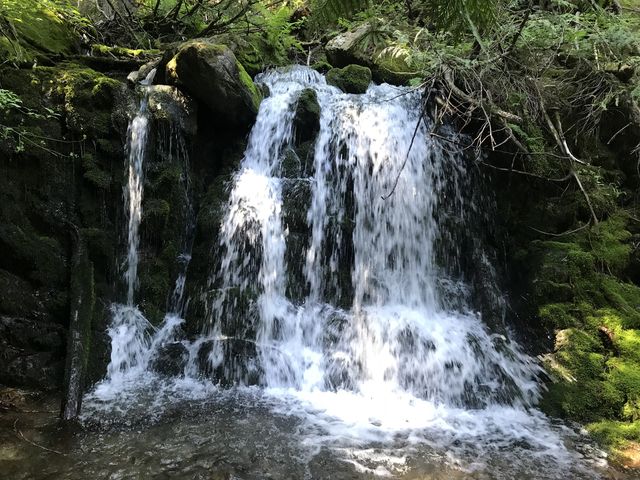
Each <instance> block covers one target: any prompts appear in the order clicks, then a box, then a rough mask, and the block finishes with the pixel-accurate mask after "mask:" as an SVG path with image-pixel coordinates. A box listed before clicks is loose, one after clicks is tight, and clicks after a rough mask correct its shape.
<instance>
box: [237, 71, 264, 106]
mask: <svg viewBox="0 0 640 480" xmlns="http://www.w3.org/2000/svg"><path fill="white" fill-rule="evenodd" d="M236 65H237V67H238V73H239V78H240V81H241V82H242V84H243V85H244V86H245V87H246V88H247V90H248V91H249V93H250V94H251V101H252V102H253V105H254V107H255V109H256V111H257V110H258V108H260V102H261V101H262V94H261V93H260V91H259V90H258V88H257V87H256V84H255V83H253V80H252V79H251V77H250V76H249V74H248V73H247V71H246V70H245V68H244V67H243V66H242V64H241V63H240V62H238V61H236Z"/></svg>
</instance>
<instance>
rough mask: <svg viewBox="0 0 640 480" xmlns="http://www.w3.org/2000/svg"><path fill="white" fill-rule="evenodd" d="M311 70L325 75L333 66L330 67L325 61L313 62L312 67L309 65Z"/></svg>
mask: <svg viewBox="0 0 640 480" xmlns="http://www.w3.org/2000/svg"><path fill="white" fill-rule="evenodd" d="M311 68H313V69H314V70H315V71H317V72H320V73H327V72H328V71H329V70H331V69H332V68H333V65H331V64H330V63H329V62H327V61H324V60H321V61H319V62H315V63H314V64H313V65H311Z"/></svg>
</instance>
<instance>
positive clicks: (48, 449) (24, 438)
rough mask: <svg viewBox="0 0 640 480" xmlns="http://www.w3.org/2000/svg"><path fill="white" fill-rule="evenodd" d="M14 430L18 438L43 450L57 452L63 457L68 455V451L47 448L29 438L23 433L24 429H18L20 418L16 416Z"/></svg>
mask: <svg viewBox="0 0 640 480" xmlns="http://www.w3.org/2000/svg"><path fill="white" fill-rule="evenodd" d="M13 431H14V432H15V433H16V435H17V436H18V438H20V439H22V440H24V441H25V442H27V443H28V444H29V445H33V446H34V447H38V448H40V449H42V450H45V451H47V452H51V453H57V454H58V455H62V456H63V457H66V456H67V454H66V453H62V452H60V451H58V450H53V449H51V448H47V447H44V446H42V445H39V444H37V443H36V442H33V441H31V440H29V439H28V438H27V437H25V436H24V434H23V433H22V431H20V430H18V419H17V418H16V421H15V422H13Z"/></svg>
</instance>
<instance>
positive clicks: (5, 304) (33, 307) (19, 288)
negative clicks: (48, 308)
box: [0, 270, 44, 318]
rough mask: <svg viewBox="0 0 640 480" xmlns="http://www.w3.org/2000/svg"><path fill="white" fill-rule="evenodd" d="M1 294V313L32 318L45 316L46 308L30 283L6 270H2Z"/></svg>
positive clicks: (0, 276)
mask: <svg viewBox="0 0 640 480" xmlns="http://www.w3.org/2000/svg"><path fill="white" fill-rule="evenodd" d="M0 292H2V295H0V312H3V313H6V314H9V315H19V316H25V317H31V318H33V317H35V316H40V315H41V314H43V310H44V306H43V305H42V302H41V301H40V300H39V298H38V296H37V293H36V292H35V291H34V289H33V288H32V287H31V285H30V284H29V282H27V281H25V280H23V279H22V278H20V277H18V276H16V275H14V274H12V273H10V272H7V271H6V270H0Z"/></svg>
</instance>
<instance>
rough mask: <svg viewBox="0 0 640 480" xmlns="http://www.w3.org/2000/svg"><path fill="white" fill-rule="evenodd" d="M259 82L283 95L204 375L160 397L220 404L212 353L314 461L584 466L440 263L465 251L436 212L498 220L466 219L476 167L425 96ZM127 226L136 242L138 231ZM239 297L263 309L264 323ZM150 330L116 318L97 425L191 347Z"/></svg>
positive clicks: (226, 275) (259, 137)
mask: <svg viewBox="0 0 640 480" xmlns="http://www.w3.org/2000/svg"><path fill="white" fill-rule="evenodd" d="M258 81H260V82H263V83H265V84H266V85H267V86H268V87H269V89H270V96H269V97H268V98H266V99H265V100H264V101H263V102H262V105H261V107H260V112H259V114H258V118H257V121H256V124H255V126H254V128H253V130H252V132H251V135H250V138H249V144H248V147H247V150H246V152H245V158H244V159H243V161H242V164H241V166H240V169H239V171H238V172H237V173H236V175H235V177H234V179H233V186H232V190H231V194H230V199H229V205H228V210H227V212H226V215H225V217H224V220H223V222H222V225H221V230H220V245H219V248H220V249H221V250H222V252H223V255H222V258H221V261H220V265H219V270H218V271H216V272H213V273H212V278H211V282H210V287H211V291H214V292H215V294H214V296H213V298H212V300H211V302H210V305H209V314H208V325H207V328H206V330H205V331H204V332H203V334H202V336H201V337H200V338H198V339H197V340H195V341H193V342H189V341H186V340H182V344H183V345H184V346H185V350H186V351H187V354H188V357H189V359H188V361H187V362H186V365H185V367H184V372H183V375H182V376H181V377H180V378H176V379H174V380H173V381H167V380H163V381H162V385H164V387H163V388H166V389H168V390H167V391H168V392H170V393H168V394H167V395H168V398H174V397H175V395H176V394H177V393H176V392H180V396H183V397H184V396H186V397H189V396H192V397H193V398H197V399H201V398H203V395H204V396H205V397H206V396H208V395H218V394H217V393H215V391H212V390H210V389H209V388H208V387H207V384H208V383H207V381H206V380H204V379H203V378H202V376H201V375H202V364H201V362H202V357H203V356H202V349H203V348H204V346H205V345H206V344H207V343H209V344H210V346H209V350H208V352H205V353H206V355H204V359H205V363H208V364H209V371H213V370H215V369H216V368H218V367H224V372H225V375H226V376H229V377H231V378H232V380H233V381H234V382H235V383H240V384H242V383H243V382H244V381H246V379H247V378H248V375H247V374H246V372H247V371H248V372H252V374H255V375H259V383H260V385H261V386H262V387H263V390H262V392H263V395H265V397H264V398H267V399H269V400H268V403H269V405H271V407H270V408H272V409H273V410H274V411H275V412H280V413H283V414H288V415H291V414H294V415H297V416H299V417H300V418H301V419H303V421H302V425H301V427H300V433H301V435H302V437H303V439H304V440H303V444H304V445H307V446H308V447H309V448H310V449H311V450H312V451H313V452H317V451H318V449H320V448H323V447H330V448H333V449H334V450H335V451H336V452H341V454H342V455H343V456H344V457H345V459H346V460H347V461H349V462H352V463H353V464H354V465H356V467H357V468H358V469H359V470H361V471H363V472H369V473H375V474H378V475H386V474H389V473H393V472H397V471H401V470H402V468H403V467H402V465H404V464H405V463H406V461H407V458H406V455H407V452H411V451H412V450H406V449H407V448H408V446H411V445H412V446H415V445H429V446H430V447H432V448H435V449H437V450H440V451H443V452H448V453H446V454H445V456H446V457H449V456H451V457H452V458H449V460H450V463H451V464H453V465H454V466H455V465H458V464H459V465H458V466H459V467H460V468H461V469H463V470H464V469H467V470H474V469H477V468H481V465H484V463H486V461H489V460H488V459H482V458H477V457H478V455H480V456H481V455H489V454H491V453H494V454H495V453H496V452H500V451H501V450H505V449H507V450H509V451H511V450H513V451H516V450H518V449H520V448H521V445H522V444H524V445H526V446H525V447H524V454H522V455H521V457H519V460H518V461H520V462H532V466H530V467H527V470H531V471H534V472H535V471H536V469H537V468H541V467H539V466H537V464H536V462H538V461H540V462H543V463H545V464H550V465H551V466H552V468H557V467H558V466H560V465H565V466H566V465H569V464H571V463H575V462H577V457H576V456H574V454H573V453H572V452H571V451H569V450H567V448H566V447H565V445H564V441H565V440H564V439H565V435H566V434H567V432H566V431H564V430H563V429H562V428H552V427H551V424H550V422H549V421H548V420H547V419H546V418H545V417H544V416H543V415H542V414H541V413H540V412H538V411H536V410H535V403H536V401H537V399H538V397H539V393H540V392H539V385H538V382H537V375H538V373H539V367H538V365H537V363H536V362H535V361H534V360H533V359H532V358H530V357H529V356H527V355H525V354H524V353H522V351H521V350H520V348H519V347H518V345H517V344H515V343H514V342H512V341H510V340H509V339H507V338H505V336H504V335H503V334H501V333H492V332H491V331H489V329H488V328H487V326H486V325H485V323H484V322H483V319H482V318H481V316H480V314H479V313H477V312H475V311H474V310H473V307H472V305H470V304H468V302H467V297H469V296H470V291H469V288H467V287H466V286H465V285H464V282H463V281H462V279H460V278H451V277H450V272H448V271H447V268H446V263H445V264H444V265H443V262H442V261H440V262H439V261H438V251H439V250H438V248H437V244H438V242H444V243H447V242H455V241H456V238H455V235H453V234H452V233H451V232H449V231H445V227H444V226H443V223H444V222H440V221H439V220H438V218H439V215H438V212H442V211H445V210H446V211H447V212H448V215H452V216H453V219H454V221H455V222H457V223H458V224H459V225H463V226H465V225H467V224H471V223H472V222H473V221H474V218H473V217H474V215H477V212H479V211H482V209H483V208H485V207H486V206H484V205H474V204H471V203H469V202H470V200H469V199H470V198H471V196H470V195H469V194H468V193H469V192H467V191H465V189H466V188H469V182H468V181H467V180H468V178H467V175H469V173H468V168H469V167H468V163H469V162H470V160H469V159H468V158H465V157H464V155H463V154H462V152H461V151H459V149H458V148H457V147H455V142H454V143H451V142H437V141H435V140H434V138H433V137H432V136H431V135H430V129H431V128H433V126H432V125H430V123H429V121H428V120H425V119H423V120H422V121H421V120H420V117H421V106H420V97H419V95H418V94H416V93H411V92H409V91H407V90H403V89H398V88H395V87H391V86H388V85H381V86H371V87H370V88H369V90H368V92H367V93H366V94H365V95H358V96H355V95H345V94H342V93H340V92H339V91H338V90H337V89H335V88H334V87H330V86H328V85H326V83H325V81H324V78H323V77H322V76H321V75H319V74H317V73H315V72H313V71H312V70H310V69H306V68H293V69H290V70H288V71H285V72H270V73H267V74H264V75H262V76H261V77H259V78H258ZM305 88H312V89H313V90H315V91H316V93H317V95H318V100H319V103H320V105H321V109H322V110H321V111H322V114H321V121H320V123H321V128H320V133H319V136H318V139H317V141H316V145H315V152H314V154H313V158H314V159H313V168H312V172H311V175H310V176H309V177H305V178H302V179H297V180H296V181H299V182H308V183H309V184H310V186H311V199H310V204H309V210H308V213H307V223H308V226H309V235H308V236H309V238H308V248H307V249H306V254H305V257H304V258H302V259H300V261H301V262H302V263H304V277H305V281H306V283H307V285H306V286H307V290H308V294H307V295H306V297H305V298H304V300H303V301H297V302H294V301H292V300H291V299H289V298H287V294H286V284H287V282H286V280H287V268H288V266H287V262H286V260H285V259H286V258H287V257H286V253H287V248H289V243H288V240H289V239H290V232H289V229H288V226H287V225H286V224H285V222H284V220H283V204H284V200H283V196H284V194H283V186H284V184H285V182H286V181H291V180H290V179H289V180H285V179H283V178H280V172H281V170H282V169H281V163H280V162H281V160H282V157H283V152H285V150H286V149H287V147H289V146H290V145H291V143H292V141H293V137H294V132H293V126H292V125H293V118H294V115H295V106H296V102H297V99H298V96H299V94H300V92H301V91H302V90H303V89H305ZM419 121H420V126H419V128H418V129H417V131H415V138H414V129H415V127H416V125H417V124H418V122H419ZM452 138H453V137H452ZM134 183H135V182H134ZM134 197H135V195H130V198H134ZM450 220H451V218H449V221H450ZM129 227H130V238H131V230H132V229H133V228H132V225H131V217H130V223H129ZM134 228H135V225H134ZM133 243H135V242H133ZM131 245H132V242H131V241H130V247H131ZM135 246H136V247H137V243H135ZM446 247H447V249H446V250H447V251H449V252H454V256H455V254H456V252H457V254H458V255H459V254H460V249H458V248H457V247H456V246H455V245H446ZM130 251H131V250H130ZM484 258H486V257H484ZM441 260H442V259H441ZM448 260H449V259H448V258H445V259H444V262H446V261H448ZM453 261H455V258H454V259H453ZM132 265H133V262H132V261H131V260H130V262H129V267H130V268H131V266H132ZM345 271H346V272H348V273H349V272H350V279H349V278H347V280H346V281H345V279H344V272H345ZM134 273H135V271H134ZM341 275H342V277H341ZM180 281H182V280H180ZM214 285H215V286H216V288H215V289H214V288H213V286H214ZM447 285H456V288H454V289H451V288H446V286H447ZM130 288H131V284H130ZM178 288H181V287H178ZM238 292H239V295H240V296H243V295H244V296H247V297H252V298H254V299H255V301H254V303H253V304H252V305H253V306H252V307H251V308H252V309H253V310H252V313H251V315H247V314H246V309H243V308H244V307H242V305H241V304H242V303H243V302H242V301H239V300H238V298H239V295H238ZM445 292H446V293H445ZM456 292H457V293H456ZM452 295H455V297H456V298H452V297H451V296H452ZM494 296H495V297H496V298H497V297H499V295H497V294H496V295H494ZM345 298H348V299H349V302H348V305H349V306H348V308H345V307H344V305H345V301H344V299H345ZM341 305H342V307H341ZM454 306H455V307H454ZM129 309H131V310H129ZM120 314H122V315H124V316H125V317H126V320H123V321H120V322H119V321H118V315H120ZM145 322H146V320H144V318H143V317H141V315H140V316H139V312H137V310H136V309H135V308H133V307H131V305H129V306H127V307H125V308H124V309H119V310H118V309H117V310H116V311H115V312H114V326H113V327H112V329H111V330H110V336H111V339H112V355H111V364H110V366H109V372H108V375H107V380H106V381H105V382H103V383H101V384H100V385H99V386H98V387H97V389H96V391H95V392H93V393H92V395H91V396H90V397H89V398H88V400H89V404H91V403H92V400H93V401H94V407H90V408H89V409H90V410H91V408H95V403H96V401H97V403H101V402H102V403H104V402H107V403H108V402H109V401H113V400H116V399H118V398H123V395H124V396H125V397H124V398H127V399H128V400H127V401H128V402H130V401H131V400H130V399H131V398H132V397H131V396H129V395H128V393H130V392H131V391H134V392H135V390H136V387H140V386H141V385H150V384H152V383H153V381H154V376H153V374H152V373H151V372H150V371H149V370H148V366H149V362H150V360H151V359H152V358H153V356H154V355H155V354H156V351H157V347H159V346H161V345H164V344H165V343H167V342H170V341H176V340H177V338H176V333H177V329H178V327H179V325H180V323H181V320H180V319H179V318H178V317H177V316H168V317H167V320H166V321H165V323H164V324H163V326H162V327H161V328H160V329H159V330H158V331H157V332H151V329H149V327H148V322H147V323H145ZM239 323H240V324H242V328H240V329H238V328H237V325H238V324H239ZM234 325H235V327H233V326H234ZM230 329H234V330H233V331H230ZM228 340H239V341H243V342H247V343H250V344H251V345H254V346H255V350H256V352H255V358H246V359H242V358H240V359H238V358H237V357H235V356H234V358H230V356H231V353H230V352H229V350H226V349H225V347H224V346H225V345H226V343H225V342H227V341H228ZM199 354H200V355H199ZM153 388H158V386H157V385H156V386H155V387H153ZM157 398H158V397H156V400H157ZM154 405H155V406H156V407H157V405H158V404H157V402H155V403H154ZM154 408H155V407H154ZM518 445H520V446H518ZM479 465H480V466H479ZM541 472H542V470H541ZM554 472H555V470H554ZM555 473H558V472H555ZM555 473H553V472H547V473H546V474H545V475H544V477H542V476H541V478H555V477H554V475H555ZM541 475H542V473H541ZM534 478H535V477H534Z"/></svg>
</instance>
